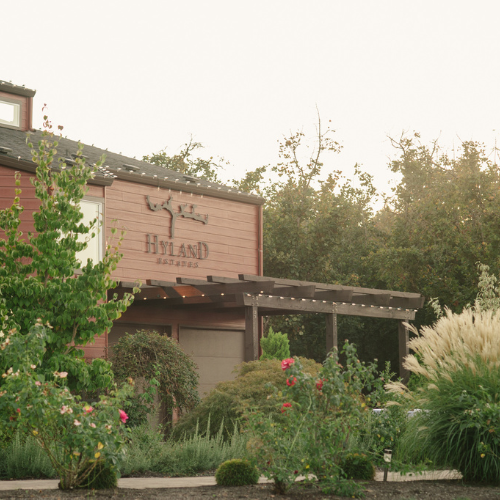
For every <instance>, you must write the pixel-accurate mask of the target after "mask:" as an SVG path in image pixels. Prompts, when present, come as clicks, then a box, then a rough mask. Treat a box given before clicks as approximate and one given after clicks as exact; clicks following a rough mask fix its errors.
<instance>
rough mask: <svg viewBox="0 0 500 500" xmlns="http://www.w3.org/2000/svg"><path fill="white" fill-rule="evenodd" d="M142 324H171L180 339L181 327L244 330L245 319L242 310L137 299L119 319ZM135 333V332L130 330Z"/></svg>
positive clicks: (173, 331)
mask: <svg viewBox="0 0 500 500" xmlns="http://www.w3.org/2000/svg"><path fill="white" fill-rule="evenodd" d="M118 322H119V323H121V322H124V323H127V322H130V323H140V324H142V325H147V324H151V325H171V326H172V337H173V338H175V339H176V340H179V327H181V326H185V327H195V328H196V327H198V328H220V329H231V330H244V329H245V319H244V315H243V314H242V312H241V311H234V310H233V311H224V312H218V311H206V310H205V311H198V312H194V311H192V310H191V311H186V310H182V309H177V310H172V309H165V308H163V307H162V301H161V300H148V301H140V300H136V301H135V302H134V304H133V305H132V306H131V307H130V308H129V309H128V310H127V311H126V312H125V313H124V314H123V316H122V317H121V318H120V319H119V320H118ZM129 333H133V332H129Z"/></svg>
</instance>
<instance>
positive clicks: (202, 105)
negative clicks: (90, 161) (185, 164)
mask: <svg viewBox="0 0 500 500" xmlns="http://www.w3.org/2000/svg"><path fill="white" fill-rule="evenodd" d="M1 17H2V23H1V34H2V50H1V52H2V55H1V58H0V79H3V80H7V81H12V83H15V84H19V85H22V84H24V85H26V87H29V88H32V89H36V91H37V94H36V96H35V103H34V115H35V116H34V120H35V126H36V127H37V128H39V127H41V124H42V112H41V107H42V106H43V104H44V103H47V104H48V113H49V116H50V118H51V119H52V121H53V122H54V123H55V124H62V125H64V134H65V135H67V136H68V137H69V138H71V139H75V140H81V141H82V142H84V143H87V144H94V145H95V146H98V147H102V148H103V149H105V148H108V149H109V150H111V151H115V152H118V153H119V152H121V153H123V154H125V155H128V156H136V157H137V158H142V156H143V155H144V154H150V153H152V152H156V151H159V150H161V149H163V148H164V147H165V146H168V149H167V151H168V152H170V153H171V154H175V153H176V152H178V150H179V147H180V146H181V145H182V144H183V143H184V142H186V141H187V140H188V139H189V137H190V136H191V135H193V137H194V139H195V140H197V141H199V142H201V143H203V144H204V145H205V146H206V148H205V152H204V153H202V154H203V155H205V156H209V155H214V156H217V155H221V156H224V157H225V158H226V159H227V160H228V161H229V162H230V163H231V165H232V169H233V171H231V172H228V173H227V174H226V178H227V179H231V178H235V177H240V176H241V175H243V173H244V171H245V170H248V169H254V168H256V167H259V166H262V165H265V164H269V163H275V162H276V159H277V152H278V143H277V141H278V140H279V139H280V138H282V137H283V136H284V135H286V134H288V133H289V132H291V131H292V132H293V131H296V130H303V131H304V132H306V133H314V126H315V123H316V120H317V115H316V107H317V108H318V110H319V112H320V114H321V117H322V119H323V121H324V122H325V123H326V122H327V121H328V120H331V126H332V128H334V129H335V130H336V139H337V140H338V141H339V142H340V143H341V144H342V145H343V150H342V152H341V154H339V155H336V156H334V157H331V159H330V160H329V162H328V165H327V166H326V167H325V169H331V170H332V169H340V170H343V171H344V172H345V174H346V175H348V176H350V175H351V174H352V170H353V169H352V167H353V165H354V164H355V163H356V162H358V163H360V164H362V168H363V169H364V170H366V171H368V172H370V173H371V174H373V175H374V176H375V182H376V185H377V186H378V187H379V188H380V189H387V183H388V181H390V180H391V178H392V174H391V173H390V172H389V170H388V169H387V163H388V158H389V157H393V156H394V151H393V150H392V148H391V146H390V143H389V141H388V139H387V136H388V135H390V136H399V135H400V134H401V132H402V131H403V130H407V131H413V130H415V131H419V132H420V133H421V134H422V137H423V138H424V140H425V141H430V140H431V139H434V138H436V137H438V136H439V135H440V136H441V144H442V145H443V147H448V148H449V149H451V148H452V147H453V146H454V145H455V146H457V144H458V143H459V142H460V139H461V140H465V139H474V140H479V141H482V142H485V143H486V144H487V147H488V151H491V150H492V148H493V145H494V144H495V138H496V137H500V136H499V135H498V133H499V132H500V123H499V121H498V118H499V117H500V113H499V111H500V109H499V108H500V104H499V102H500V101H499V98H498V94H499V91H500V88H499V81H500V78H499V77H500V59H499V55H500V51H499V48H500V37H499V35H498V32H499V23H500V2H498V1H497V0H490V1H481V0H475V1H471V0H468V1H464V0H450V1H449V0H432V1H418V0H413V1H405V0H386V1H384V0H378V1H374V0H365V1H355V0H342V1H341V0H318V1H315V0H307V1H306V0H303V1H293V0H287V1H273V0H265V1H261V0H254V1H252V2H243V1H241V0H194V1H189V0H175V1H170V0H142V1H133V2H132V1H129V0H120V1H111V0H100V1H89V0H85V1H79V2H76V1H74V0H73V1H72V0H64V1H54V0H45V1H43V2H40V1H39V0H23V1H22V2H20V1H19V2H2V5H1Z"/></svg>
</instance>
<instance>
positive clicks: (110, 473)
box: [78, 462, 118, 490]
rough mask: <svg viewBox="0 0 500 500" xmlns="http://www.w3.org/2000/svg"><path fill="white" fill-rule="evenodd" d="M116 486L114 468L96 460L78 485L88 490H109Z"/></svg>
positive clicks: (116, 480)
mask: <svg viewBox="0 0 500 500" xmlns="http://www.w3.org/2000/svg"><path fill="white" fill-rule="evenodd" d="M117 487H118V478H117V476H116V469H115V468H114V467H113V466H112V465H110V464H108V463H107V462H97V463H96V466H95V467H94V469H92V472H91V473H90V475H89V476H88V477H87V478H85V479H84V480H83V482H82V483H80V485H79V486H78V488H83V489H88V490H110V489H115V488H117Z"/></svg>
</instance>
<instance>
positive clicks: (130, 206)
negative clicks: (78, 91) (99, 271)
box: [0, 81, 423, 394]
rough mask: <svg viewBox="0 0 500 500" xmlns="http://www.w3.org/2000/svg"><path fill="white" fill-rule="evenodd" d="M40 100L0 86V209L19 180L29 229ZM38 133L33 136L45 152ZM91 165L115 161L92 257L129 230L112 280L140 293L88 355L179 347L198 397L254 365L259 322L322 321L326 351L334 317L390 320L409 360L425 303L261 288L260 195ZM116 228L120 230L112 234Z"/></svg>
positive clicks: (276, 284)
mask: <svg viewBox="0 0 500 500" xmlns="http://www.w3.org/2000/svg"><path fill="white" fill-rule="evenodd" d="M34 95H35V91H33V90H29V89H26V88H25V87H18V86H15V85H12V84H10V83H7V82H3V81H0V208H4V207H5V206H9V205H10V203H11V202H12V199H13V197H14V176H13V173H14V171H21V172H22V173H23V175H22V184H21V188H23V192H22V195H21V203H22V205H23V206H24V207H25V212H24V214H23V216H24V220H23V227H21V230H23V231H27V230H29V229H30V220H31V214H32V212H33V211H35V210H36V209H37V205H36V200H35V199H34V198H33V188H32V186H31V184H30V182H29V176H30V175H33V174H34V172H35V165H34V163H33V162H32V160H31V152H30V148H29V147H28V145H27V143H26V133H27V132H28V131H30V130H31V127H32V122H31V117H32V100H33V96H34ZM39 136H41V132H40V131H33V132H32V138H31V140H32V141H33V142H36V141H37V139H38V137H39ZM77 148H78V143H77V142H75V141H72V140H69V139H66V138H62V139H61V140H60V141H59V146H58V155H59V156H60V157H62V158H63V159H64V160H65V162H66V163H71V162H72V161H73V158H74V155H76V152H77ZM83 154H84V156H85V159H86V162H88V163H89V164H94V163H96V162H97V161H98V160H99V158H100V157H101V156H102V155H103V154H105V155H106V159H105V163H104V165H103V167H101V169H100V170H99V172H98V175H96V176H95V178H94V179H93V180H92V181H91V182H89V183H88V188H89V189H88V193H87V196H86V197H85V199H84V200H83V202H82V211H83V212H84V214H85V217H86V218H88V219H89V220H90V219H92V218H93V217H95V216H96V215H99V216H100V217H101V219H102V230H101V232H100V234H99V236H98V237H97V238H95V239H94V240H93V241H92V244H91V245H89V248H88V249H87V251H86V254H85V255H84V256H83V257H84V259H85V260H86V257H91V258H93V259H99V258H100V255H102V252H103V249H104V245H105V241H106V240H107V239H108V238H110V237H111V235H110V231H111V228H112V226H113V225H114V226H116V227H117V228H119V229H120V228H123V229H125V230H126V235H125V239H124V242H123V245H122V248H121V250H122V252H123V254H124V257H123V259H122V260H121V262H120V264H119V267H118V268H117V269H116V271H115V273H114V278H115V279H116V280H117V281H118V282H119V287H118V289H117V290H116V289H115V290H114V291H118V293H125V292H129V291H132V288H133V282H135V281H136V280H140V281H141V282H142V287H141V291H140V293H138V294H137V295H136V298H135V301H134V303H133V304H132V306H131V307H130V308H129V309H128V310H127V311H126V313H125V314H124V315H123V316H122V317H121V318H120V320H118V321H117V322H115V324H114V326H113V328H112V330H111V331H110V332H106V333H105V334H104V335H102V336H100V337H98V338H97V339H96V341H95V343H94V344H93V345H91V346H87V347H85V353H86V356H87V357H88V358H95V357H102V356H105V354H106V349H107V348H108V346H110V345H112V344H113V343H115V342H116V341H117V340H118V339H119V338H120V336H122V335H124V333H125V332H129V333H134V332H135V331H136V330H137V329H143V328H144V329H155V330H157V331H158V332H159V333H161V334H164V335H168V336H171V337H173V338H175V339H176V340H177V341H179V343H180V344H181V346H182V347H183V348H184V350H185V351H186V352H187V353H189V354H190V355H191V356H193V358H194V360H195V362H196V363H197V365H198V367H199V372H200V380H201V385H200V393H201V394H203V393H204V392H206V391H208V390H209V389H210V388H212V387H213V386H214V385H215V384H216V383H217V382H218V381H221V380H228V379H230V378H232V377H233V374H232V371H233V368H234V366H235V365H236V364H238V363H240V362H242V361H249V360H253V359H256V358H257V356H258V350H259V336H260V335H261V334H262V332H261V331H260V330H261V325H262V322H261V321H260V319H261V317H262V316H266V315H273V314H303V313H315V314H318V313H320V314H325V315H326V318H327V332H326V343H327V347H328V348H331V347H333V346H334V345H336V342H337V340H336V337H337V332H336V315H337V314H352V315H361V316H374V317H387V318H393V319H396V320H398V321H399V322H400V358H401V359H402V357H403V356H404V355H405V354H406V353H407V347H406V341H407V336H408V332H407V329H406V328H405V327H404V326H403V321H409V320H412V319H414V316H415V310H416V309H417V308H419V307H421V306H422V304H423V297H421V296H420V295H419V294H410V293H403V292H394V291H386V290H373V289H365V288H354V287H344V286H341V285H330V284H320V283H305V282H299V281H291V280H286V279H274V278H269V277H264V276H262V274H263V269H262V252H263V248H262V205H263V203H264V200H263V199H262V198H261V197H259V196H256V195H253V194H248V193H243V192H241V191H237V190H235V189H234V188H230V187H227V186H222V185H216V184H213V183H210V182H207V181H204V180H201V179H198V178H194V177H190V176H186V175H183V174H181V173H179V172H174V171H170V170H166V169H164V168H162V167H158V166H155V165H150V164H148V163H145V162H142V161H139V160H136V159H132V158H128V157H125V156H122V155H119V154H115V153H111V152H108V151H104V150H102V149H99V148H95V147H93V146H85V147H84V151H83ZM113 221H116V222H113Z"/></svg>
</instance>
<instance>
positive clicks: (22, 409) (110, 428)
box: [0, 324, 129, 489]
mask: <svg viewBox="0 0 500 500" xmlns="http://www.w3.org/2000/svg"><path fill="white" fill-rule="evenodd" d="M46 342H47V334H46V330H45V328H44V327H43V326H42V325H41V324H37V325H35V326H34V327H33V329H32V330H31V331H30V332H29V333H28V334H26V335H21V334H19V333H10V334H9V335H8V337H7V338H6V339H5V340H4V341H3V343H2V344H0V349H1V353H2V354H1V357H2V362H3V363H4V364H6V365H7V366H9V365H10V368H9V369H8V370H6V371H5V372H4V373H2V379H3V380H4V384H3V386H2V391H0V395H1V397H0V420H1V421H3V423H4V425H5V427H6V428H7V429H9V428H10V429H11V432H14V431H15V430H16V429H19V430H21V431H23V432H25V433H27V434H30V435H32V436H33V437H34V438H35V440H36V441H37V443H38V445H39V446H40V447H41V448H42V449H43V451H44V453H45V454H46V455H47V457H48V459H49V460H50V463H51V465H52V467H53V469H54V470H55V471H56V473H57V475H58V476H59V479H60V488H61V489H71V488H75V487H77V486H78V485H79V484H81V483H82V482H84V481H85V480H86V479H87V477H88V476H89V475H90V474H91V473H92V471H93V469H94V468H95V467H96V466H97V464H98V463H99V462H102V461H106V462H108V463H110V464H113V465H115V464H118V462H119V460H120V458H121V451H122V445H123V434H124V431H123V430H122V429H120V419H125V418H126V416H125V415H123V414H122V411H121V410H120V405H121V401H122V400H123V398H124V397H125V396H126V395H127V393H128V392H129V391H128V390H127V389H128V388H127V387H124V388H122V389H121V390H119V391H111V394H110V396H106V397H102V398H101V400H100V401H99V402H98V403H95V404H94V407H93V408H92V407H90V406H88V405H86V404H83V403H81V402H79V401H78V399H79V398H78V397H75V396H73V395H72V394H71V392H70V391H69V390H68V387H67V386H66V380H67V375H68V374H67V372H54V373H53V374H52V378H51V380H46V377H45V375H44V373H43V371H39V367H40V366H41V365H42V359H43V354H44V351H45V345H46ZM54 379H55V380H54Z"/></svg>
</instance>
